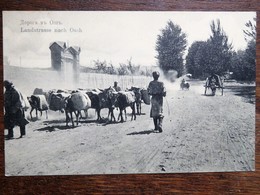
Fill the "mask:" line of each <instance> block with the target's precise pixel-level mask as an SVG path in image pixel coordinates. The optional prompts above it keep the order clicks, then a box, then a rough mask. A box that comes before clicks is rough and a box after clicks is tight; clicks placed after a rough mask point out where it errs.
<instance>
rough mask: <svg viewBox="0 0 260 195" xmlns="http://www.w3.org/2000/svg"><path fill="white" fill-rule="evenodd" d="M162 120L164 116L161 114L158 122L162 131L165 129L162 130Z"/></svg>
mask: <svg viewBox="0 0 260 195" xmlns="http://www.w3.org/2000/svg"><path fill="white" fill-rule="evenodd" d="M162 122H163V116H160V117H159V124H158V130H159V132H160V133H161V132H162V131H163V130H162Z"/></svg>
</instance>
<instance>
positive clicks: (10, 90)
mask: <svg viewBox="0 0 260 195" xmlns="http://www.w3.org/2000/svg"><path fill="white" fill-rule="evenodd" d="M4 87H5V89H6V90H5V94H4V107H5V116H4V124H5V128H6V129H8V135H7V138H8V139H12V138H13V136H14V133H13V128H14V127H15V126H16V125H18V126H20V133H21V136H20V138H21V137H23V136H24V135H25V125H26V124H28V121H27V120H26V119H25V117H24V104H23V99H22V95H21V93H20V92H19V91H18V90H17V89H15V88H14V86H13V83H12V82H10V81H7V80H5V81H4Z"/></svg>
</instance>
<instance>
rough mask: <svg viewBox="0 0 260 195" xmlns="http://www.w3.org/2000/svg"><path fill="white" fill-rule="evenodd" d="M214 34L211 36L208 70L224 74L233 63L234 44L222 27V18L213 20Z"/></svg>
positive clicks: (212, 28)
mask: <svg viewBox="0 0 260 195" xmlns="http://www.w3.org/2000/svg"><path fill="white" fill-rule="evenodd" d="M210 28H211V32H212V35H211V36H210V38H209V40H208V43H209V48H208V49H209V50H208V51H209V53H208V54H209V55H210V56H207V57H208V60H209V61H208V63H209V64H208V70H207V71H208V72H209V73H217V74H222V73H223V72H225V71H227V70H229V68H230V65H231V56H232V45H231V44H229V40H228V36H227V35H226V33H225V32H224V30H223V29H222V28H221V25H220V20H217V22H216V23H215V22H214V21H212V23H211V25H210Z"/></svg>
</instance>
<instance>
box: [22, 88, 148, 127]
mask: <svg viewBox="0 0 260 195" xmlns="http://www.w3.org/2000/svg"><path fill="white" fill-rule="evenodd" d="M27 99H28V102H29V104H30V107H31V111H30V116H31V118H32V112H33V110H36V117H38V111H40V112H41V114H42V112H43V111H46V118H48V113H47V111H48V110H52V111H60V112H62V113H65V117H66V126H68V125H69V122H70V121H71V123H72V126H74V121H73V114H74V115H75V116H76V123H77V125H78V122H79V118H80V117H82V115H81V111H84V112H85V114H86V117H87V113H88V112H87V111H88V109H90V108H92V109H95V110H96V113H97V121H100V120H102V117H101V116H100V111H101V109H103V108H107V109H108V118H109V121H116V120H117V121H119V120H120V121H121V122H123V121H124V118H123V112H124V113H125V120H126V119H127V117H126V108H127V107H130V108H131V110H132V117H131V120H133V119H134V120H135V119H136V114H141V103H142V102H144V103H145V104H148V105H149V104H150V97H149V95H148V92H147V90H146V89H143V88H139V87H131V89H129V90H126V91H118V92H117V91H116V90H115V89H114V88H112V87H109V88H107V89H92V90H84V89H77V90H73V91H68V90H49V91H44V90H43V89H40V88H36V89H35V90H34V92H33V95H31V96H30V97H28V98H27ZM115 108H118V109H119V115H118V117H117V119H116V117H115V115H114V112H113V111H114V109H115Z"/></svg>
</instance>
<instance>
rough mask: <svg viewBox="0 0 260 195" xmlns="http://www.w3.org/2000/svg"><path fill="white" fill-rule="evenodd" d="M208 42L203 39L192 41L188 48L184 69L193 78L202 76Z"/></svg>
mask: <svg viewBox="0 0 260 195" xmlns="http://www.w3.org/2000/svg"><path fill="white" fill-rule="evenodd" d="M207 44H208V43H207V42H204V41H196V42H194V43H193V44H192V45H191V47H190V48H189V50H188V55H187V56H186V69H187V71H188V73H191V74H192V75H193V77H194V78H201V77H203V76H204V72H205V67H206V66H207V60H206V58H205V54H206V53H207V49H208V45H207Z"/></svg>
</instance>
